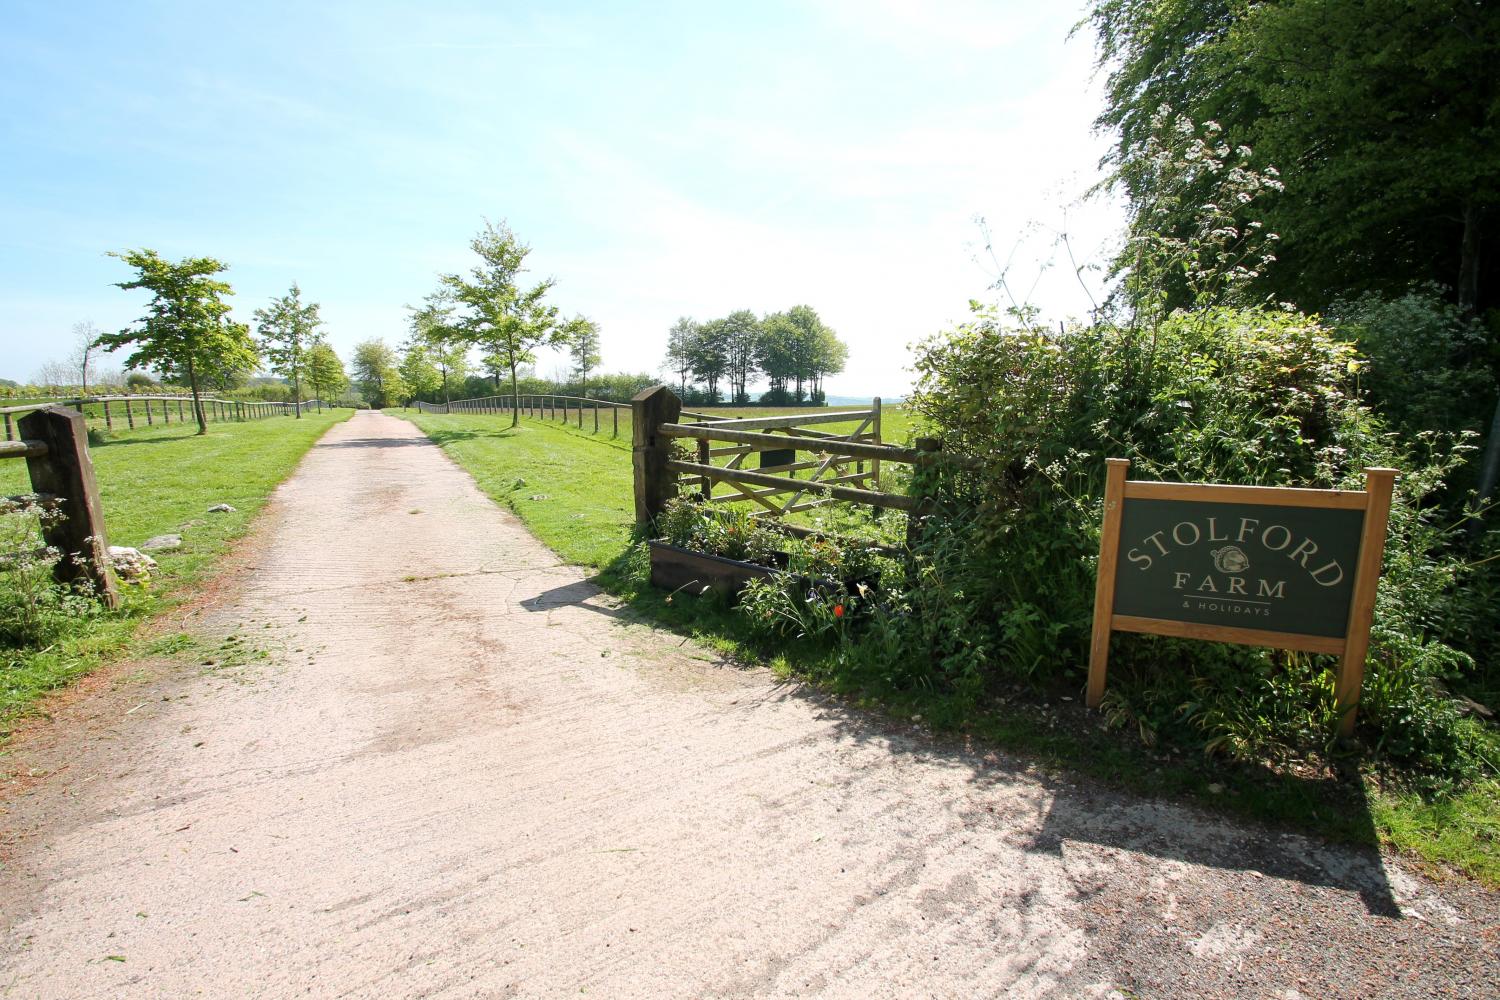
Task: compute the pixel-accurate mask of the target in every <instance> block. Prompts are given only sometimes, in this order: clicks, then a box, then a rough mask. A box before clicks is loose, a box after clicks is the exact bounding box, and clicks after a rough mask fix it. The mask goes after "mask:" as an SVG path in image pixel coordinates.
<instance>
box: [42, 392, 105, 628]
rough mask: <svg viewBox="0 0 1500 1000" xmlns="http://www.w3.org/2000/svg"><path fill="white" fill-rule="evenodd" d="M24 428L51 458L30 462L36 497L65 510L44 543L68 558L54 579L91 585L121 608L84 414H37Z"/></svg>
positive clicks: (50, 526)
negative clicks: (45, 496) (42, 496)
mask: <svg viewBox="0 0 1500 1000" xmlns="http://www.w3.org/2000/svg"><path fill="white" fill-rule="evenodd" d="M18 426H19V428H20V431H21V437H22V438H23V439H25V438H33V439H35V440H38V441H42V442H45V443H46V445H47V453H46V454H45V455H30V456H28V457H27V459H26V470H27V472H29V473H30V474H31V489H32V492H34V493H46V494H51V495H52V496H55V497H57V498H58V502H59V504H60V505H61V507H60V509H61V510H62V514H63V517H62V520H61V521H59V522H54V523H51V524H47V525H46V526H45V527H44V528H43V530H42V540H43V541H45V542H46V543H47V545H49V546H51V547H54V548H56V549H57V550H58V551H60V552H61V553H62V558H61V559H59V560H58V561H57V565H56V566H55V567H53V570H52V572H53V575H54V576H55V577H56V578H57V581H58V582H59V583H65V584H67V583H74V582H75V581H77V580H79V579H84V580H87V581H88V582H89V583H90V584H92V585H93V587H94V592H95V596H96V597H98V598H99V600H100V601H102V602H104V605H105V606H106V607H109V608H117V607H119V606H120V593H119V591H117V590H116V589H115V580H114V575H113V574H112V573H111V572H110V568H109V542H108V541H106V540H105V537H104V511H103V509H102V508H101V506H100V504H99V484H98V483H97V482H96V481H95V480H94V463H93V460H92V459H90V458H89V446H88V439H89V432H88V425H87V424H86V423H84V419H83V414H81V413H79V412H78V411H76V410H65V409H62V408H58V409H49V410H37V411H36V412H34V413H29V414H27V415H26V416H24V417H22V418H21V419H20V421H19V422H18Z"/></svg>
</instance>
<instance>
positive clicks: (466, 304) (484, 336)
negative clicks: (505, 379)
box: [443, 221, 558, 427]
mask: <svg viewBox="0 0 1500 1000" xmlns="http://www.w3.org/2000/svg"><path fill="white" fill-rule="evenodd" d="M469 249H471V250H473V251H474V253H476V254H478V255H479V261H480V262H479V263H478V264H477V265H475V266H474V267H473V268H472V269H471V270H470V271H469V276H468V277H467V278H465V277H463V276H462V275H457V274H447V275H444V276H443V284H444V285H445V286H446V287H447V288H448V289H449V290H450V291H451V292H452V294H453V298H454V301H455V302H456V303H457V304H458V307H459V309H460V315H459V317H458V322H457V325H456V326H455V327H454V329H453V331H452V333H451V334H449V336H450V337H452V338H454V339H456V340H458V341H459V342H461V343H464V344H468V345H472V346H476V347H479V348H480V349H481V350H482V351H484V352H485V353H486V354H494V355H497V356H498V357H500V358H502V359H503V360H504V362H505V366H506V367H507V368H508V369H509V370H510V389H511V393H512V394H514V393H515V392H516V371H517V369H518V368H520V366H521V365H523V364H526V363H527V362H530V361H534V360H535V358H536V349H537V348H539V347H543V346H547V345H550V344H552V343H553V342H554V341H555V340H556V339H557V336H558V329H557V307H556V306H550V305H547V304H546V302H545V301H543V300H544V299H546V297H547V293H548V292H549V291H551V290H552V286H553V284H554V282H553V280H552V279H551V278H547V279H545V280H543V281H540V282H537V283H536V284H534V285H531V286H529V287H522V285H521V284H520V281H521V275H523V274H525V273H526V270H527V269H526V257H527V255H529V254H530V253H531V248H530V247H529V246H527V245H526V244H524V243H522V242H521V241H520V240H519V239H517V238H516V234H515V233H513V232H512V231H511V229H510V227H509V226H508V225H506V224H505V222H504V221H501V222H500V223H499V224H498V225H497V224H495V223H492V222H486V223H485V226H484V230H483V231H482V232H480V233H479V234H478V235H477V236H475V237H474V239H473V240H471V241H470V242H469ZM510 420H511V426H512V427H515V426H516V425H518V424H519V423H520V415H519V414H518V413H517V412H516V410H515V408H514V407H513V408H512V409H511V415H510Z"/></svg>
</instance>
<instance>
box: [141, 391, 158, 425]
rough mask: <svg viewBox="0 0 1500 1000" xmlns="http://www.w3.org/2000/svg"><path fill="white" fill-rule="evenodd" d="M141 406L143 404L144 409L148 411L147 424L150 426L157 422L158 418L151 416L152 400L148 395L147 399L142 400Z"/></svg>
mask: <svg viewBox="0 0 1500 1000" xmlns="http://www.w3.org/2000/svg"><path fill="white" fill-rule="evenodd" d="M141 406H142V409H144V410H145V411H146V426H147V427H150V426H151V425H152V424H154V423H156V419H155V418H154V417H152V416H151V400H150V398H149V397H148V398H146V399H143V400H141Z"/></svg>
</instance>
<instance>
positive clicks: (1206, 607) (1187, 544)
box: [1088, 459, 1395, 733]
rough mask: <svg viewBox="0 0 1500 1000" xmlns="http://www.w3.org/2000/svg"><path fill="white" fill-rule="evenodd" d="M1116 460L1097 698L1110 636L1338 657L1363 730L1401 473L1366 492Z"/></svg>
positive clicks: (1377, 475)
mask: <svg viewBox="0 0 1500 1000" xmlns="http://www.w3.org/2000/svg"><path fill="white" fill-rule="evenodd" d="M1129 467H1130V463H1129V462H1128V461H1126V460H1125V459H1110V460H1109V479H1108V483H1107V486H1106V489H1105V510H1104V525H1103V532H1102V537H1101V539H1100V548H1099V577H1098V581H1097V584H1096V590H1095V595H1094V636H1093V648H1092V650H1091V654H1090V658H1089V686H1088V702H1089V704H1090V705H1091V706H1097V705H1098V704H1099V701H1100V699H1101V698H1102V697H1103V695H1104V684H1105V678H1106V672H1107V668H1108V658H1109V634H1110V632H1111V631H1122V632H1146V633H1152V634H1156V635H1169V636H1176V637H1179V638H1188V639H1216V640H1219V641H1222V642H1237V643H1245V644H1249V645H1258V646H1273V647H1278V648H1283V649H1297V650H1303V651H1306V652H1312V653H1331V654H1337V655H1338V656H1340V657H1341V663H1340V668H1339V677H1338V684H1337V695H1338V701H1339V705H1340V706H1341V707H1343V708H1344V709H1345V711H1344V716H1343V721H1342V727H1343V731H1344V732H1345V733H1348V732H1349V731H1350V730H1351V729H1352V728H1353V724H1354V711H1353V707H1354V705H1355V704H1356V703H1357V702H1358V700H1359V690H1360V685H1361V683H1362V680H1363V674H1364V659H1365V653H1366V651H1367V649H1368V646H1369V631H1370V619H1371V615H1372V613H1373V611H1374V606H1375V586H1376V583H1377V581H1378V580H1379V575H1380V560H1381V555H1382V553H1383V551H1384V546H1385V531H1386V521H1387V516H1388V513H1389V510H1390V499H1391V487H1392V484H1393V482H1394V479H1395V471H1394V470H1391V469H1367V470H1366V473H1365V476H1366V489H1364V490H1362V491H1355V490H1303V489H1286V488H1281V487H1258V486H1219V485H1208V484H1197V483H1151V482H1136V481H1130V480H1127V479H1126V473H1127V472H1128V470H1129Z"/></svg>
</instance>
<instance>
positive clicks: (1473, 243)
mask: <svg viewBox="0 0 1500 1000" xmlns="http://www.w3.org/2000/svg"><path fill="white" fill-rule="evenodd" d="M1483 215H1484V212H1483V210H1482V209H1481V208H1480V207H1479V206H1478V205H1476V204H1475V203H1474V202H1472V201H1468V202H1465V203H1464V235H1463V243H1462V245H1461V248H1460V250H1459V256H1458V307H1459V308H1460V309H1462V310H1463V311H1464V312H1465V313H1467V314H1469V315H1471V316H1472V315H1473V314H1474V313H1475V312H1476V311H1477V308H1478V305H1479V234H1480V221H1481V219H1482V217H1483Z"/></svg>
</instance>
